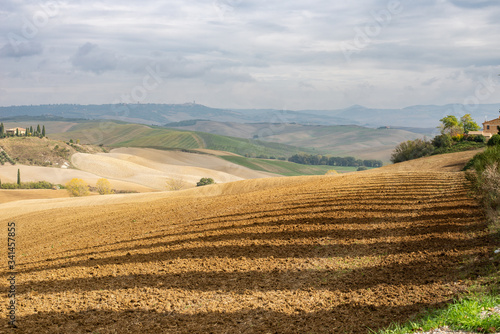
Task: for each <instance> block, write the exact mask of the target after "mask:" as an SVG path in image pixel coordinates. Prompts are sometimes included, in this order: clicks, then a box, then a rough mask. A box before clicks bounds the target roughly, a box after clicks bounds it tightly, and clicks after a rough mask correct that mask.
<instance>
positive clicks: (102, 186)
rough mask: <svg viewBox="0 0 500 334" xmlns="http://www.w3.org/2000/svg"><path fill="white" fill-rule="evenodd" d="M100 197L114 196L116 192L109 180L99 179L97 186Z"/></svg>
mask: <svg viewBox="0 0 500 334" xmlns="http://www.w3.org/2000/svg"><path fill="white" fill-rule="evenodd" d="M95 187H96V190H97V192H98V193H99V195H109V194H113V193H114V191H113V189H111V183H109V181H108V180H107V179H99V180H97V183H96V185H95Z"/></svg>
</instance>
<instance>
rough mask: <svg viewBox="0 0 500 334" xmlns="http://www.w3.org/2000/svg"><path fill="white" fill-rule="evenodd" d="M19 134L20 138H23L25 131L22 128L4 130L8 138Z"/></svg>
mask: <svg viewBox="0 0 500 334" xmlns="http://www.w3.org/2000/svg"><path fill="white" fill-rule="evenodd" d="M17 132H18V133H19V135H20V136H24V135H25V134H26V129H23V128H13V129H7V130H5V133H6V134H7V135H9V136H15V135H16V133H17Z"/></svg>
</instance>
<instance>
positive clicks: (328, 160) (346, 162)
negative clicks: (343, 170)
mask: <svg viewBox="0 0 500 334" xmlns="http://www.w3.org/2000/svg"><path fill="white" fill-rule="evenodd" d="M288 161H290V162H295V163H298V164H303V165H328V166H344V167H361V166H364V167H382V165H383V162H382V161H381V160H374V159H372V160H361V159H356V158H354V157H330V156H326V155H319V154H317V155H314V154H295V155H292V156H291V157H290V158H288Z"/></svg>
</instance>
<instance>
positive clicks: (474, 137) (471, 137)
mask: <svg viewBox="0 0 500 334" xmlns="http://www.w3.org/2000/svg"><path fill="white" fill-rule="evenodd" d="M464 140H466V141H472V142H476V143H484V142H486V137H485V136H483V135H466V136H465V137H464Z"/></svg>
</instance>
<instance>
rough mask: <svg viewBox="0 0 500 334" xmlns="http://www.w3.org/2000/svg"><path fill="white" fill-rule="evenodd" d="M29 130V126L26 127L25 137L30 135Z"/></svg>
mask: <svg viewBox="0 0 500 334" xmlns="http://www.w3.org/2000/svg"><path fill="white" fill-rule="evenodd" d="M28 130H29V129H28V128H26V132H25V133H24V136H25V137H28Z"/></svg>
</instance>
